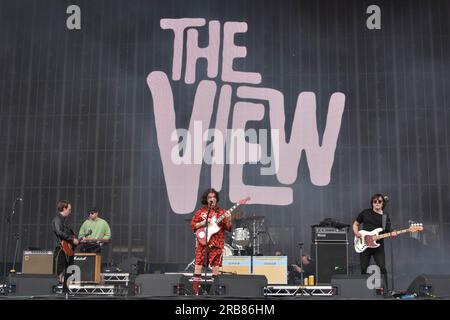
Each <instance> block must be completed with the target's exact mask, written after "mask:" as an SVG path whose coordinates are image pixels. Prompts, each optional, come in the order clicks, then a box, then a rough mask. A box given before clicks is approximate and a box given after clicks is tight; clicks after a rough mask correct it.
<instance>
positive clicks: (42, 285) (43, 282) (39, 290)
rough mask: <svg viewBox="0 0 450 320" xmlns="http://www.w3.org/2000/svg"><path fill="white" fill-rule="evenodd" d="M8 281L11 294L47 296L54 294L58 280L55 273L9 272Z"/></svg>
mask: <svg viewBox="0 0 450 320" xmlns="http://www.w3.org/2000/svg"><path fill="white" fill-rule="evenodd" d="M9 283H10V284H11V286H12V295H15V296H47V295H52V294H54V292H55V290H56V287H57V286H58V283H59V281H58V279H57V277H56V276H55V275H40V274H37V275H36V274H10V276H9Z"/></svg>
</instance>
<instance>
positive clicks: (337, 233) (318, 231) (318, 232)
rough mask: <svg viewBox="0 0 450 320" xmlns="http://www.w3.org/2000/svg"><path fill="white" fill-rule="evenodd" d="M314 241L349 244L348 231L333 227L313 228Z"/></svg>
mask: <svg viewBox="0 0 450 320" xmlns="http://www.w3.org/2000/svg"><path fill="white" fill-rule="evenodd" d="M312 241H313V242H315V241H333V242H336V241H342V242H347V229H346V228H343V229H337V228H331V227H312Z"/></svg>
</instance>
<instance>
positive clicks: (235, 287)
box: [210, 275, 267, 297]
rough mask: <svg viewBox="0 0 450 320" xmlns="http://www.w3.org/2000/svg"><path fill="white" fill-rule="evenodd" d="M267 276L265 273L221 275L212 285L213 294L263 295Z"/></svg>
mask: <svg viewBox="0 0 450 320" xmlns="http://www.w3.org/2000/svg"><path fill="white" fill-rule="evenodd" d="M266 286H267V278H266V276H263V275H220V276H218V277H217V278H216V279H215V280H214V283H213V285H212V287H211V290H210V294H211V295H220V296H229V297H263V296H264V287H266Z"/></svg>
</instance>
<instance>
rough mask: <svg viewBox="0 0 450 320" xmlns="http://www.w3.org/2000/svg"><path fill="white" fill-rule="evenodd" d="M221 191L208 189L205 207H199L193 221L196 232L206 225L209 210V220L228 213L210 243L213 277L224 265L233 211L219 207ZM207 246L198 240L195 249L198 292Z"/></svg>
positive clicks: (195, 278)
mask: <svg viewBox="0 0 450 320" xmlns="http://www.w3.org/2000/svg"><path fill="white" fill-rule="evenodd" d="M218 202H219V193H218V192H217V191H216V190H214V189H212V188H211V189H207V190H206V191H205V192H204V193H203V195H202V197H201V203H202V204H203V207H202V208H200V209H198V210H197V211H196V212H195V214H194V217H193V218H192V221H191V227H192V230H193V231H194V232H196V231H197V230H198V229H199V228H204V227H205V226H206V216H207V214H208V212H209V220H208V221H211V219H213V218H214V217H216V218H220V217H221V216H222V215H226V218H224V219H223V220H222V221H220V222H219V224H218V226H219V227H220V230H219V231H218V232H217V233H215V234H213V235H211V238H210V239H209V242H207V243H208V262H209V265H210V266H211V268H212V274H213V277H216V276H217V275H218V273H219V268H220V267H221V266H222V251H223V246H224V243H225V240H224V239H225V231H231V227H232V225H231V221H230V220H231V219H230V216H231V212H229V211H225V210H224V209H222V208H219V207H218V205H217V204H218ZM205 255H206V246H205V245H203V244H201V243H200V242H199V241H198V240H197V246H196V249H195V269H194V291H195V293H198V281H199V280H200V277H201V273H202V268H203V266H204V265H205Z"/></svg>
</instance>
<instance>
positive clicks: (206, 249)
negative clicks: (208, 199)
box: [204, 205, 211, 293]
mask: <svg viewBox="0 0 450 320" xmlns="http://www.w3.org/2000/svg"><path fill="white" fill-rule="evenodd" d="M210 212H211V205H208V214H207V215H206V227H205V239H206V246H205V281H206V276H207V272H208V265H209V261H208V242H209V241H208V225H209V223H208V219H209V213H210ZM204 293H206V291H204Z"/></svg>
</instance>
